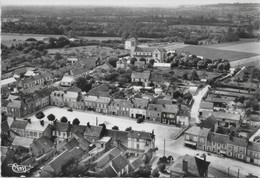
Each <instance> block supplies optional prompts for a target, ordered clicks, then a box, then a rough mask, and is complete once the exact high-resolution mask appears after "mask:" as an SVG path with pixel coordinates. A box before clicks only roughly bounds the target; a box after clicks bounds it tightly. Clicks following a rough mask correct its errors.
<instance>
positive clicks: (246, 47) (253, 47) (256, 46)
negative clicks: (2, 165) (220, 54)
mask: <svg viewBox="0 0 260 178" xmlns="http://www.w3.org/2000/svg"><path fill="white" fill-rule="evenodd" d="M206 47H208V48H214V49H221V50H229V51H239V52H247V53H258V54H260V42H259V41H254V42H248V43H237V44H236V43H235V44H228V43H226V44H222V45H221V44H218V45H211V46H206Z"/></svg>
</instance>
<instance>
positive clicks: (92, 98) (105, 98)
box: [83, 96, 111, 104]
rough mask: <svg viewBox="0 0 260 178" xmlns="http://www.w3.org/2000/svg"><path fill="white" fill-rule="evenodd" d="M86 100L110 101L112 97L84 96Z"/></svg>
mask: <svg viewBox="0 0 260 178" xmlns="http://www.w3.org/2000/svg"><path fill="white" fill-rule="evenodd" d="M83 98H84V101H87V102H97V103H107V104H108V103H109V102H110V101H111V98H109V97H97V96H84V97H83Z"/></svg>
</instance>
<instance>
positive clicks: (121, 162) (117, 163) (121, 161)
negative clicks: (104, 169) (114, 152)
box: [112, 155, 128, 172]
mask: <svg viewBox="0 0 260 178" xmlns="http://www.w3.org/2000/svg"><path fill="white" fill-rule="evenodd" d="M127 165H128V161H127V159H126V158H124V157H123V156H122V155H118V156H117V157H116V158H114V159H113V160H112V166H113V167H114V169H115V170H116V172H119V171H121V170H122V169H124V168H125V167H126V166H127Z"/></svg>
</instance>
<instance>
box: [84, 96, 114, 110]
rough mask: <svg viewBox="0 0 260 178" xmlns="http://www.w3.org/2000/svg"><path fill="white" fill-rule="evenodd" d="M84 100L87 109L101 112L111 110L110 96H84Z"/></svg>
mask: <svg viewBox="0 0 260 178" xmlns="http://www.w3.org/2000/svg"><path fill="white" fill-rule="evenodd" d="M83 101H84V104H85V108H86V109H93V110H95V111H97V112H100V113H108V112H109V104H110V101H111V98H110V97H99V96H91V95H89V96H83Z"/></svg>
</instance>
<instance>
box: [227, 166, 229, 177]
mask: <svg viewBox="0 0 260 178" xmlns="http://www.w3.org/2000/svg"><path fill="white" fill-rule="evenodd" d="M227 175H228V176H229V167H228V168H227Z"/></svg>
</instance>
